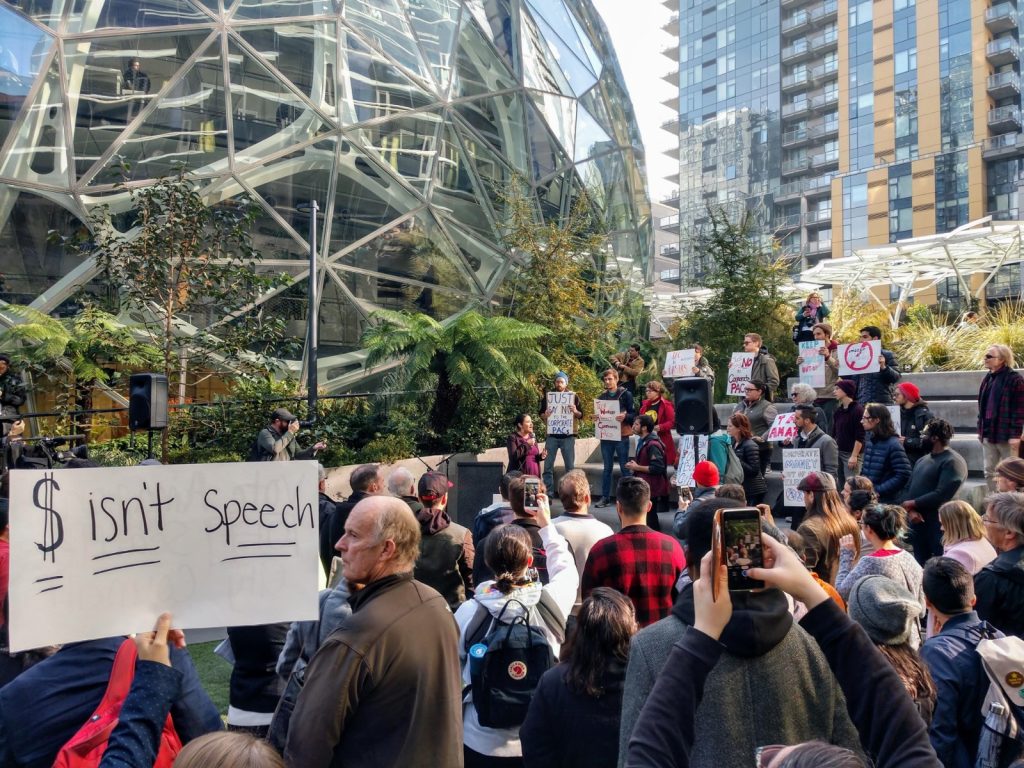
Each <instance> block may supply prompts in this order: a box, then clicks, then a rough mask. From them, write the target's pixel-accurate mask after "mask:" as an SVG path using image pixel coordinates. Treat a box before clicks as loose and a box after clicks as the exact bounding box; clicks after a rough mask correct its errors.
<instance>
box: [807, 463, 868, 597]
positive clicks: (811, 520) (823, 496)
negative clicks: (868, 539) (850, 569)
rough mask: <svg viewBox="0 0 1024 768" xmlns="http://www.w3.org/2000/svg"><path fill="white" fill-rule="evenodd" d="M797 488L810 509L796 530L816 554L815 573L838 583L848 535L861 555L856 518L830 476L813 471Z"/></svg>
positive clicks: (830, 582)
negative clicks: (841, 543)
mask: <svg viewBox="0 0 1024 768" xmlns="http://www.w3.org/2000/svg"><path fill="white" fill-rule="evenodd" d="M797 489H798V490H800V491H803V494H804V509H806V510H807V514H806V516H805V517H804V519H803V522H801V523H800V525H799V526H798V527H797V533H799V534H800V535H801V536H802V537H803V539H804V541H805V542H806V543H807V546H808V547H809V548H810V549H813V550H814V551H815V552H816V553H817V560H816V563H815V565H814V572H815V573H816V574H818V576H819V577H820V578H821V580H822V581H827V582H828V583H829V584H835V583H836V575H837V574H838V572H839V541H840V539H842V538H843V537H844V536H845V535H847V534H850V535H853V536H855V538H856V543H857V545H858V546H857V547H856V556H857V557H859V556H860V546H859V545H860V536H859V535H858V530H857V521H856V520H854V519H853V517H852V516H851V515H850V513H849V512H847V511H846V505H845V504H843V499H842V497H841V496H840V495H839V493H838V492H837V491H836V481H835V480H833V479H832V476H831V475H828V474H826V473H824V472H811V473H810V474H809V475H807V477H805V478H804V479H803V480H801V481H800V484H799V485H798V486H797Z"/></svg>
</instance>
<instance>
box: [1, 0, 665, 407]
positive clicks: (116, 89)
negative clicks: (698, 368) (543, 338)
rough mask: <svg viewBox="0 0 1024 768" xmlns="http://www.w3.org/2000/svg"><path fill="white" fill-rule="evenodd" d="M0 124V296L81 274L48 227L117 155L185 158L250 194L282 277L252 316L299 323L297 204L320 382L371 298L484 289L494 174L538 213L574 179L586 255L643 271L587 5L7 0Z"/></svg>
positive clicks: (85, 266)
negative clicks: (599, 235) (606, 235)
mask: <svg viewBox="0 0 1024 768" xmlns="http://www.w3.org/2000/svg"><path fill="white" fill-rule="evenodd" d="M0 142H2V150H0V273H2V275H0V279H2V283H0V299H3V300H4V301H8V302H17V303H27V304H32V305H33V306H35V307H37V308H39V309H42V310H44V311H48V312H49V311H61V310H62V308H63V309H65V310H66V309H68V307H67V304H66V303H67V301H68V299H69V297H71V296H73V295H74V294H75V292H76V291H77V290H79V289H80V288H81V287H83V286H85V287H87V288H89V287H92V288H93V289H95V290H100V289H101V286H99V284H98V283H97V284H95V285H93V281H94V280H95V279H96V270H95V267H94V265H93V264H92V262H91V260H90V259H88V258H86V259H84V260H83V259H82V257H80V256H72V255H70V254H67V253H65V252H64V251H63V250H62V249H61V248H60V247H59V246H58V245H56V244H55V241H52V240H48V238H47V232H48V231H49V230H57V231H58V232H62V233H65V234H70V233H72V232H75V231H76V230H80V229H81V228H82V227H83V226H84V224H83V222H84V221H86V220H87V217H88V214H89V211H90V209H92V208H93V207H95V206H97V205H101V204H105V205H107V206H109V209H110V211H111V214H112V215H116V214H117V213H119V212H123V211H124V210H125V208H126V207H127V205H128V196H127V193H126V192H125V191H124V190H123V189H119V188H116V187H115V186H114V184H115V182H116V181H118V180H119V179H121V178H122V175H123V168H124V163H125V162H127V163H128V166H129V167H130V172H129V174H128V180H127V183H128V186H139V185H145V184H147V183H148V182H150V181H151V180H152V179H155V178H157V177H159V176H162V175H165V174H167V173H168V172H170V171H171V170H172V169H173V168H174V167H175V166H176V165H177V164H182V163H183V164H185V165H187V167H188V168H189V169H190V170H191V171H192V172H193V173H194V175H195V176H196V177H197V178H199V179H200V180H201V183H202V185H203V194H204V196H205V197H206V199H207V200H208V201H209V203H210V204H211V205H213V204H218V203H221V202H225V201H229V200H230V199H232V198H235V197H241V196H246V197H249V198H252V199H253V200H255V201H256V202H257V203H258V204H259V206H260V208H261V211H262V214H261V217H260V220H259V222H258V224H257V226H256V227H255V229H254V232H253V235H254V237H255V240H256V243H257V246H258V248H259V250H260V252H261V253H262V255H263V258H264V262H263V263H264V265H265V266H266V267H267V268H271V269H275V270H278V271H285V272H287V273H288V274H289V275H291V276H292V277H293V278H294V280H295V282H294V283H293V284H292V285H291V286H288V287H285V288H283V289H281V290H280V291H278V292H277V293H275V294H273V295H271V296H268V297H266V299H265V301H263V302H261V305H260V306H258V307H254V308H253V311H260V312H276V313H280V315H281V316H283V317H284V318H285V319H287V320H288V322H289V328H290V331H291V332H292V333H293V334H294V335H295V336H297V337H303V336H304V335H305V329H306V322H307V320H306V318H307V312H308V311H309V307H308V304H309V302H308V301H307V290H306V282H307V279H308V250H309V237H310V229H311V227H310V219H309V214H308V212H307V211H308V208H309V205H310V203H311V202H312V201H316V202H317V203H318V205H319V208H320V212H321V213H320V218H319V220H318V225H317V230H316V238H317V251H318V259H319V270H318V277H319V284H320V290H319V302H318V304H319V306H318V307H317V317H318V319H319V326H318V327H319V341H320V356H319V368H320V381H321V384H322V385H323V386H325V387H326V388H327V389H335V388H339V387H343V386H348V385H350V384H352V383H353V382H355V381H357V380H358V379H359V378H360V377H361V376H362V375H363V373H362V364H361V360H362V357H363V356H362V354H361V353H360V350H359V344H358V341H359V337H360V334H361V332H362V330H363V328H364V327H365V324H366V318H367V316H368V315H369V314H370V313H371V312H372V311H374V310H375V309H377V308H389V309H410V310H417V311H423V312H428V313H430V314H432V315H433V316H435V317H437V318H439V319H443V318H445V317H449V316H451V315H452V314H454V313H456V312H458V311H459V310H460V309H462V308H464V307H466V306H467V305H469V304H471V303H472V302H474V301H479V300H481V299H487V298H489V297H490V296H491V295H492V294H493V293H494V291H495V290H496V288H497V286H498V285H499V284H500V283H501V281H502V279H503V277H504V276H505V274H506V272H507V270H508V269H509V267H510V264H511V257H510V255H509V254H508V253H506V252H504V250H503V249H502V248H501V246H500V243H499V238H498V235H497V232H496V227H497V225H498V222H500V221H501V220H502V216H503V207H504V198H503V196H502V191H503V190H505V189H507V188H508V186H509V185H510V183H511V182H512V180H513V179H518V178H521V179H524V180H525V181H526V182H527V183H528V184H529V187H530V192H529V194H530V196H531V197H532V198H534V199H535V202H536V210H537V216H538V219H539V218H540V217H544V218H545V219H546V220H549V221H550V220H557V219H558V217H560V216H562V215H564V214H565V213H566V212H567V211H568V210H569V207H570V206H571V205H572V203H573V200H574V199H575V198H576V197H577V196H578V195H579V194H580V192H581V191H582V190H583V189H587V190H588V191H589V192H590V194H591V198H592V200H593V201H594V204H595V205H597V206H598V207H599V208H600V210H599V214H600V216H601V217H602V218H603V220H604V221H605V222H606V223H607V227H608V231H609V232H610V233H611V247H612V252H611V253H609V254H608V256H607V265H606V266H607V268H609V269H611V270H612V271H613V272H619V273H621V274H623V275H624V276H627V277H629V276H632V277H634V278H635V277H636V276H637V275H640V276H643V275H645V274H646V272H647V269H648V256H649V251H650V239H651V230H650V227H651V225H650V209H649V205H648V202H647V195H646V190H645V187H644V181H643V150H642V147H641V143H640V138H639V132H638V130H637V127H636V123H635V120H634V117H633V113H632V108H631V105H630V103H629V100H628V97H627V94H626V90H625V87H624V85H623V82H622V77H621V74H620V72H619V68H618V64H617V62H616V59H615V54H614V52H613V50H612V48H611V45H610V43H609V40H608V36H607V32H606V30H605V28H604V26H603V24H602V22H601V21H600V19H599V17H598V15H597V13H596V11H595V10H594V9H593V7H592V6H591V4H590V1H589V0H564V1H563V0H17V1H14V0H7V1H6V2H0ZM71 309H73V308H71ZM218 319H219V318H213V317H206V318H185V320H187V321H189V322H192V323H193V324H195V325H200V326H202V325H206V324H208V323H211V322H215V321H216V320H218ZM292 363H293V365H294V366H295V367H296V368H298V367H300V366H301V364H302V361H298V360H296V361H292Z"/></svg>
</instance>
